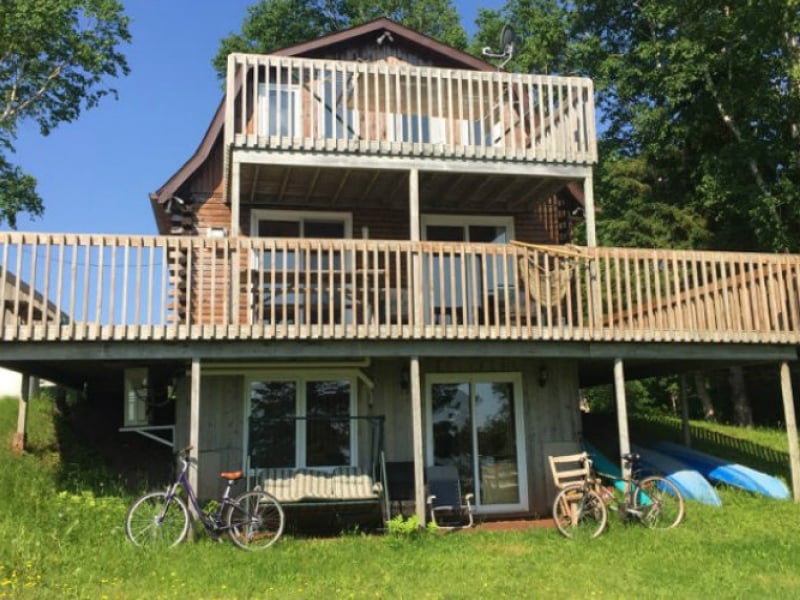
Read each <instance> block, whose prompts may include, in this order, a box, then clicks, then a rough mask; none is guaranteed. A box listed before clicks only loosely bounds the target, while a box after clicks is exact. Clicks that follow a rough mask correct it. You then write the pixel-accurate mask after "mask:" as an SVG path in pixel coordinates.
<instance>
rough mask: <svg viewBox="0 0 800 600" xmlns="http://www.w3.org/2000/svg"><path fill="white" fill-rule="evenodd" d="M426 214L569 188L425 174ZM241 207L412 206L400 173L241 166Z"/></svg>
mask: <svg viewBox="0 0 800 600" xmlns="http://www.w3.org/2000/svg"><path fill="white" fill-rule="evenodd" d="M419 183H420V202H421V208H422V210H423V211H428V212H430V211H434V210H446V209H448V208H452V207H456V206H457V207H458V208H459V210H466V211H482V212H492V211H525V210H529V209H530V208H531V207H532V206H533V205H534V204H536V203H537V202H540V201H542V200H544V199H546V198H548V197H550V196H552V195H553V194H554V193H555V192H556V191H558V190H559V189H560V188H562V187H564V185H566V183H567V181H566V180H562V179H554V178H552V177H530V176H521V175H490V174H483V173H465V172H452V173H451V172H421V173H420V182H419ZM240 189H241V199H242V204H243V205H254V206H285V205H287V204H288V205H293V206H298V207H310V208H314V207H319V208H323V207H324V208H332V207H336V206H352V205H356V204H358V205H369V206H374V207H380V208H387V209H402V208H405V207H406V206H408V173H407V172H405V171H397V170H372V169H336V168H326V167H309V166H284V165H258V164H243V165H242V167H241V186H240Z"/></svg>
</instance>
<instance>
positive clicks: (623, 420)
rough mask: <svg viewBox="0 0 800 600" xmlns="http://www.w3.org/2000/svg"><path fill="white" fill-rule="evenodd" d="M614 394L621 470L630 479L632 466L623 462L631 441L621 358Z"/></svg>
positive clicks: (615, 368)
mask: <svg viewBox="0 0 800 600" xmlns="http://www.w3.org/2000/svg"><path fill="white" fill-rule="evenodd" d="M614 394H615V396H616V399H617V429H618V430H619V456H620V463H621V464H620V468H621V470H622V475H623V477H624V478H625V479H628V478H629V476H630V465H628V464H627V463H626V462H625V461H624V460H622V457H623V456H625V455H626V454H628V453H629V452H630V451H631V440H630V436H629V435H628V405H627V401H626V399H625V371H624V369H623V365H622V359H621V358H615V359H614Z"/></svg>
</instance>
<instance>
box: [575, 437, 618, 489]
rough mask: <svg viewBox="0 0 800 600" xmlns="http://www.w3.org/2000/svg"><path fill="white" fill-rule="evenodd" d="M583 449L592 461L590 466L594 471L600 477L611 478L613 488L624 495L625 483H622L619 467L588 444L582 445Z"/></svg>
mask: <svg viewBox="0 0 800 600" xmlns="http://www.w3.org/2000/svg"><path fill="white" fill-rule="evenodd" d="M583 449H584V450H586V452H588V453H589V457H590V458H591V459H592V465H594V470H595V471H597V472H598V473H600V474H602V475H608V476H610V477H611V478H613V479H614V486H615V487H616V488H617V489H618V490H619V491H620V492H623V493H624V492H625V483H624V482H623V481H622V470H621V469H620V468H619V465H618V464H616V463H613V462H611V460H609V459H608V458H607V457H606V456H605V455H604V454H601V453H600V451H599V450H598V449H597V448H595V447H594V446H593V445H592V444H590V443H589V442H584V443H583Z"/></svg>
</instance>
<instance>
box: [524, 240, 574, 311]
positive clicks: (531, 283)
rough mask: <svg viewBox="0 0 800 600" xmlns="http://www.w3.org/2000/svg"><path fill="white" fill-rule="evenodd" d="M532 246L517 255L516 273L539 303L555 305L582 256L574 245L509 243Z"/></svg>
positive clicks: (560, 298)
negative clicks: (517, 270)
mask: <svg viewBox="0 0 800 600" xmlns="http://www.w3.org/2000/svg"><path fill="white" fill-rule="evenodd" d="M511 243H512V244H515V245H517V246H523V247H526V248H529V249H533V250H534V251H533V252H527V253H526V254H525V255H524V256H520V258H519V272H520V276H521V278H522V283H523V285H524V286H525V290H526V291H527V293H528V294H529V295H530V297H531V300H533V301H534V302H535V303H536V304H538V305H539V306H555V305H557V304H558V303H559V302H562V301H563V300H564V298H566V296H567V293H568V292H569V290H570V282H571V280H572V277H573V275H574V273H575V270H576V269H577V267H578V259H579V258H583V255H582V254H581V253H580V252H578V251H577V248H576V247H574V246H563V247H561V246H558V247H550V246H537V245H534V244H525V243H524V242H516V241H513V242H511Z"/></svg>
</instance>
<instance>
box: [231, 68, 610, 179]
mask: <svg viewBox="0 0 800 600" xmlns="http://www.w3.org/2000/svg"><path fill="white" fill-rule="evenodd" d="M227 77H228V81H227V84H228V88H227V94H226V114H225V141H226V145H227V146H228V147H230V146H231V145H232V146H233V147H234V148H266V149H277V150H305V151H322V152H337V151H338V152H359V153H364V154H374V155H390V156H427V157H441V158H481V159H494V160H517V161H536V162H548V163H571V164H590V163H594V162H595V161H596V159H597V148H596V135H595V129H594V127H595V125H594V123H595V113H594V98H593V87H592V81H591V80H590V79H585V78H580V77H550V76H540V75H525V74H520V73H502V72H478V71H467V70H457V69H442V68H433V67H418V66H410V65H400V64H388V63H386V62H376V63H359V62H347V61H333V60H311V59H300V58H290V57H281V56H270V55H251V54H232V55H231V56H230V57H229V62H228V75H227Z"/></svg>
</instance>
